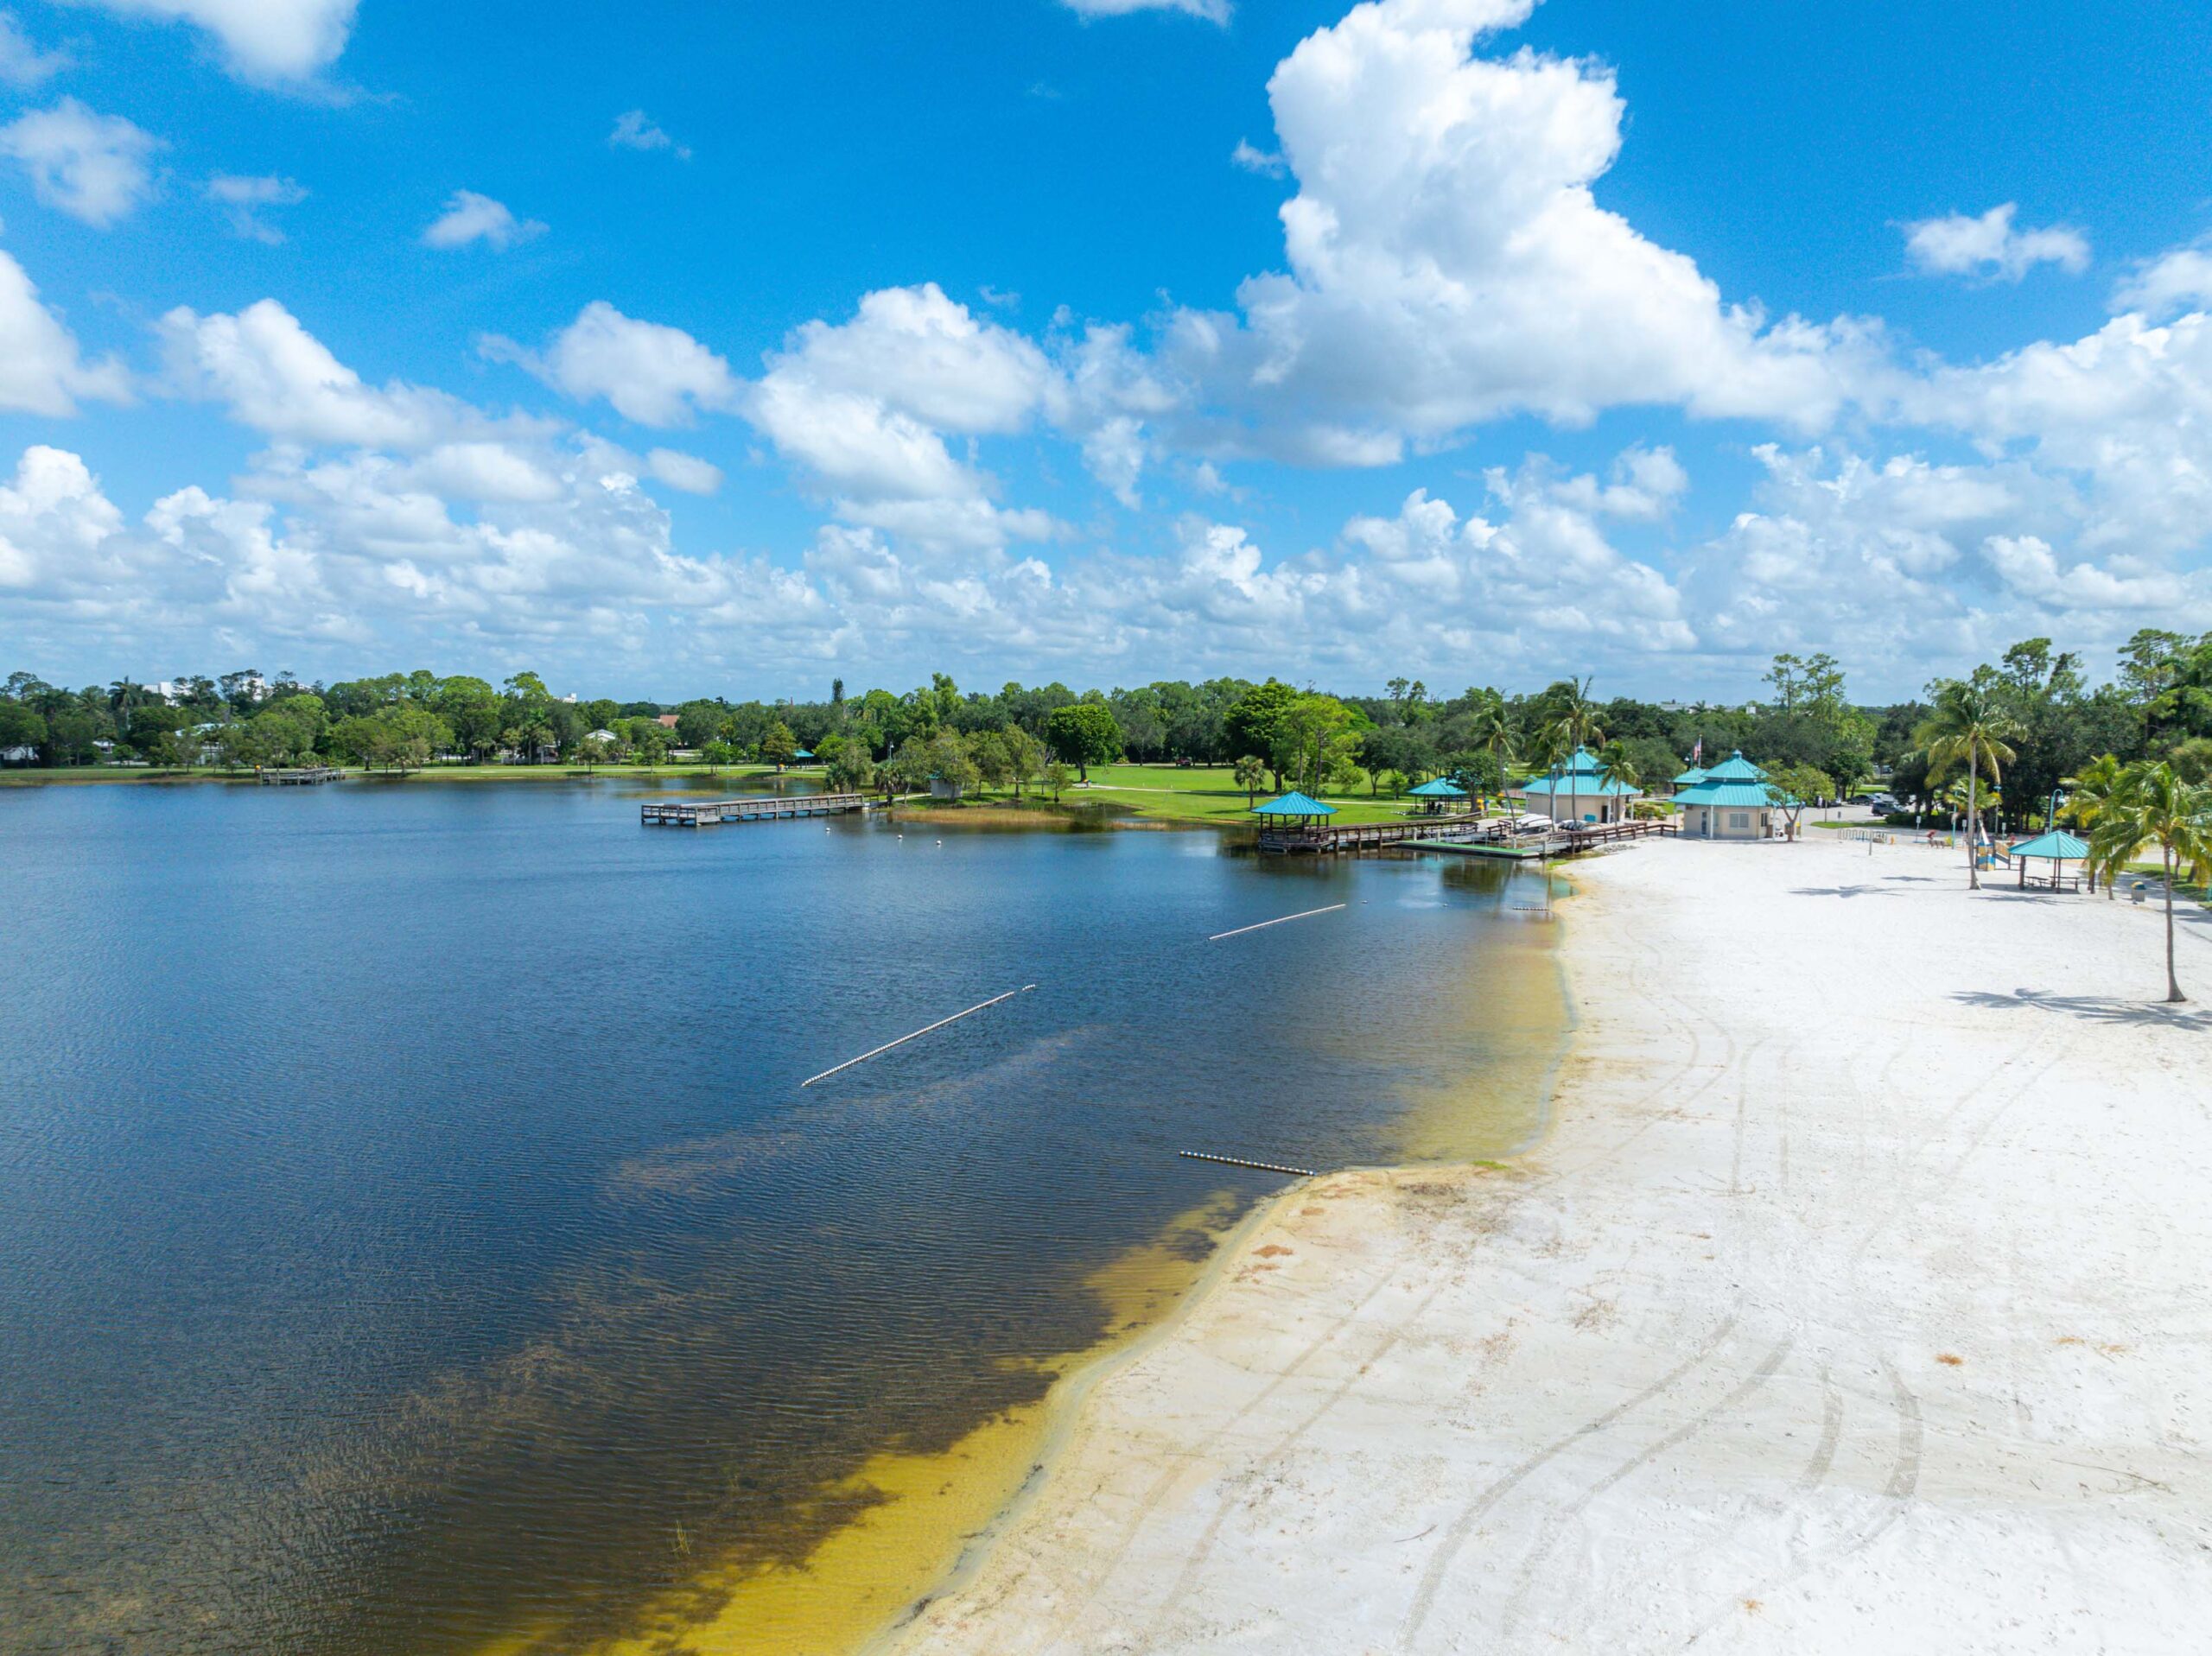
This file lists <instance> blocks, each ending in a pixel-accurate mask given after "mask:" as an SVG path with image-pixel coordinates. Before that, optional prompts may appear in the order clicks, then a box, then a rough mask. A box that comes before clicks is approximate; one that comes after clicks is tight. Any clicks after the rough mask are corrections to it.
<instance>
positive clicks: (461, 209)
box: [423, 190, 545, 252]
mask: <svg viewBox="0 0 2212 1656" xmlns="http://www.w3.org/2000/svg"><path fill="white" fill-rule="evenodd" d="M544 233H545V226H544V225H542V224H540V223H539V222H538V221H537V219H518V218H516V217H515V215H514V213H512V211H511V210H510V209H509V208H508V206H507V205H506V204H505V202H503V201H494V200H493V199H492V198H491V197H490V196H488V195H480V194H477V193H476V192H475V191H474V190H455V191H454V193H453V194H452V195H451V196H449V197H448V198H447V200H446V206H445V211H444V212H443V213H440V214H439V215H438V216H437V217H436V218H435V219H433V220H431V222H430V225H429V228H428V229H426V230H425V231H423V246H425V247H436V248H442V249H447V250H450V249H453V248H456V247H466V246H467V245H468V244H470V243H471V242H482V243H483V244H485V245H486V247H489V248H492V249H493V250H494V251H499V252H505V251H506V250H507V249H508V248H510V247H512V246H513V245H514V244H516V243H517V242H526V241H528V240H530V239H531V238H532V237H535V236H543V234H544Z"/></svg>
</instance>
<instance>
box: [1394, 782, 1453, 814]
mask: <svg viewBox="0 0 2212 1656" xmlns="http://www.w3.org/2000/svg"><path fill="white" fill-rule="evenodd" d="M1406 797H1407V798H1408V799H1418V800H1419V801H1421V809H1423V810H1424V811H1427V812H1429V813H1430V814H1432V815H1433V814H1435V813H1437V812H1440V811H1448V810H1450V809H1452V806H1453V805H1454V804H1455V803H1464V802H1465V799H1466V797H1467V790H1465V788H1462V787H1461V786H1460V785H1459V784H1458V783H1456V782H1454V781H1452V778H1451V777H1437V778H1436V779H1435V780H1434V781H1433V782H1424V783H1422V784H1421V786H1420V787H1418V788H1408V789H1407V790H1406Z"/></svg>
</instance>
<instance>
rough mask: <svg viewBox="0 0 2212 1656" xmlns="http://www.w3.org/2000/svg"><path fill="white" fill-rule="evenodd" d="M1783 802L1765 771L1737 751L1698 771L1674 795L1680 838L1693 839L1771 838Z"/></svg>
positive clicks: (1685, 773)
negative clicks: (1694, 776) (1769, 782)
mask: <svg viewBox="0 0 2212 1656" xmlns="http://www.w3.org/2000/svg"><path fill="white" fill-rule="evenodd" d="M1683 774H1684V775H1688V774H1691V773H1690V772H1688V771H1685V772H1684V773H1683ZM1782 803H1783V798H1782V796H1781V793H1780V790H1777V789H1775V788H1772V787H1770V786H1769V785H1768V784H1767V779H1766V772H1765V771H1762V770H1760V769H1759V767H1758V765H1753V764H1752V763H1751V761H1750V760H1749V759H1747V758H1745V757H1744V756H1743V754H1742V753H1741V752H1735V753H1731V754H1730V755H1729V756H1728V757H1727V758H1726V759H1724V760H1722V761H1721V762H1720V763H1719V765H1713V766H1711V767H1709V768H1708V769H1707V770H1706V771H1702V772H1700V773H1698V779H1697V780H1696V781H1695V782H1693V783H1691V784H1688V786H1686V787H1683V788H1681V789H1680V790H1678V791H1677V792H1676V793H1675V804H1676V805H1677V806H1678V807H1680V809H1681V813H1682V834H1683V837H1684V838H1685V839H1692V840H1766V839H1771V838H1772V837H1773V836H1774V813H1775V810H1776V809H1777V807H1778V806H1780V805H1781V804H1782Z"/></svg>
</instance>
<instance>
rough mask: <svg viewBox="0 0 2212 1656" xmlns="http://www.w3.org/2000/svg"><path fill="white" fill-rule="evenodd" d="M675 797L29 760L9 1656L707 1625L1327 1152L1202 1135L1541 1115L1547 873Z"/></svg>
mask: <svg viewBox="0 0 2212 1656" xmlns="http://www.w3.org/2000/svg"><path fill="white" fill-rule="evenodd" d="M641 796H642V795H641V794H640V792H639V790H637V789H636V788H635V787H629V786H625V785H622V784H616V783H610V782H607V781H601V782H599V783H596V784H424V783H419V782H418V783H413V784H404V785H398V786H393V785H385V784H375V783H364V782H358V781H356V782H348V783H346V784H341V785H340V786H336V787H331V788H323V789H315V790H304V789H302V790H293V789H283V790H279V789H263V788H253V787H239V786H214V785H194V786H177V787H162V786H84V787H60V786H56V787H48V788H37V789H0V892H3V893H4V894H5V896H4V899H0V902H3V903H4V908H0V913H4V919H0V935H4V936H5V938H6V947H5V949H0V1650H4V1651H6V1652H10V1653H14V1652H19V1651H20V1652H29V1651H49V1650H51V1651H70V1652H82V1651H114V1652H124V1651H128V1652H131V1653H141V1652H144V1653H156V1656H166V1653H172V1652H253V1653H257V1656H266V1653H293V1652H297V1653H378V1656H382V1653H409V1656H414V1653H442V1652H478V1651H489V1650H493V1649H499V1650H505V1651H511V1652H521V1651H529V1652H553V1651H569V1650H579V1649H585V1648H590V1647H592V1646H594V1645H595V1644H598V1643H600V1642H601V1641H604V1640H611V1639H614V1638H616V1637H617V1636H619V1635H622V1634H626V1633H632V1632H634V1631H636V1630H637V1628H638V1627H639V1617H640V1616H641V1615H646V1614H648V1612H650V1614H651V1615H652V1616H653V1617H655V1618H657V1620H656V1625H657V1626H658V1627H661V1628H663V1629H665V1628H667V1627H670V1626H671V1625H675V1626H678V1627H680V1626H681V1624H682V1623H683V1620H684V1618H685V1617H687V1616H690V1615H697V1616H700V1617H706V1616H709V1615H714V1614H715V1613H716V1612H717V1611H718V1610H721V1609H723V1608H726V1598H727V1594H726V1591H725V1590H724V1589H723V1588H721V1587H717V1588H715V1589H712V1590H707V1589H696V1590H695V1589H690V1588H687V1583H691V1582H696V1581H698V1580H701V1579H706V1580H710V1581H718V1582H721V1583H725V1584H726V1583H728V1581H729V1580H731V1579H733V1578H742V1577H745V1576H746V1574H747V1572H749V1571H754V1570H767V1569H771V1568H772V1567H773V1566H775V1565H776V1564H779V1562H780V1563H782V1564H791V1562H793V1561H797V1560H801V1559H804V1558H807V1557H808V1555H809V1552H810V1549H811V1548H813V1547H814V1546H815V1545H817V1543H818V1542H820V1541H821V1540H822V1539H823V1537H824V1536H825V1535H832V1534H834V1533H836V1532H837V1531H838V1528H839V1526H841V1525H843V1524H845V1523H847V1522H848V1521H849V1520H850V1519H852V1518H853V1517H854V1516H855V1513H861V1512H864V1511H866V1510H867V1509H868V1507H869V1505H870V1504H871V1502H873V1501H876V1500H877V1499H878V1497H877V1494H875V1493H874V1491H873V1490H872V1488H870V1487H869V1486H868V1485H867V1484H866V1482H865V1481H864V1480H863V1481H857V1482H856V1481H855V1472H856V1471H857V1470H859V1469H862V1468H864V1467H866V1466H867V1465H868V1464H870V1457H871V1456H880V1455H881V1454H882V1453H883V1452H884V1451H886V1450H897V1451H899V1453H902V1454H906V1455H909V1456H928V1455H931V1454H932V1453H934V1452H936V1451H938V1450H944V1449H946V1448H947V1447H949V1446H950V1445H953V1444H955V1443H959V1442H960V1441H961V1440H962V1439H963V1435H964V1434H967V1433H969V1431H972V1430H974V1429H975V1428H976V1427H977V1426H978V1425H979V1424H981V1423H983V1422H985V1421H988V1420H992V1419H997V1418H1008V1412H1010V1411H1018V1410H1020V1409H1021V1408H1023V1407H1025V1406H1028V1405H1034V1403H1035V1401H1036V1399H1038V1397H1039V1395H1040V1394H1041V1393H1042V1392H1043V1390H1044V1388H1045V1386H1046V1384H1047V1383H1048V1382H1049V1380H1050V1378H1051V1376H1052V1374H1054V1373H1055V1372H1057V1371H1058V1368H1059V1367H1064V1366H1065V1363H1064V1361H1063V1360H1064V1355H1065V1354H1069V1353H1075V1352H1080V1351H1082V1350H1084V1348H1087V1347H1090V1346H1093V1345H1095V1344H1096V1342H1098V1341H1100V1340H1101V1339H1102V1338H1103V1336H1106V1335H1107V1334H1108V1333H1109V1331H1110V1330H1109V1325H1111V1324H1112V1323H1115V1322H1116V1319H1117V1318H1121V1319H1124V1320H1125V1319H1126V1317H1128V1315H1131V1314H1132V1313H1130V1311H1129V1310H1128V1306H1127V1305H1126V1304H1120V1305H1117V1304H1116V1303H1115V1299H1116V1296H1115V1295H1114V1294H1113V1293H1112V1292H1110V1291H1109V1290H1108V1288H1107V1287H1106V1286H1105V1285H1108V1284H1110V1283H1111V1282H1112V1281H1113V1280H1114V1278H1113V1275H1112V1273H1113V1272H1114V1270H1115V1269H1116V1262H1117V1261H1124V1262H1126V1261H1128V1260H1129V1259H1136V1258H1151V1259H1160V1258H1167V1259H1177V1260H1180V1261H1182V1262H1184V1266H1185V1274H1187V1272H1188V1270H1190V1269H1194V1268H1195V1266H1196V1262H1197V1261H1198V1259H1201V1258H1202V1257H1203V1255H1204V1254H1205V1252H1206V1250H1207V1248H1208V1247H1209V1245H1210V1244H1209V1237H1210V1235H1211V1234H1213V1233H1214V1232H1215V1231H1217V1229H1218V1228H1219V1227H1220V1226H1221V1225H1222V1224H1224V1223H1225V1222H1226V1221H1228V1220H1229V1219H1230V1218H1233V1217H1234V1216H1235V1215H1236V1213H1237V1212H1239V1211H1242V1210H1243V1209H1245V1208H1247V1207H1249V1203H1250V1202H1253V1201H1255V1200H1256V1199H1258V1198H1259V1197H1261V1196H1264V1195H1265V1194H1267V1193H1268V1192H1269V1191H1271V1190H1274V1189H1276V1188H1279V1186H1280V1184H1281V1180H1280V1179H1277V1178H1274V1177H1269V1176H1267V1175H1263V1174H1256V1173H1254V1174H1245V1173H1242V1172H1238V1171H1233V1170H1228V1169H1224V1168H1220V1167H1217V1166H1211V1165H1207V1164H1199V1163H1195V1162H1191V1161H1187V1160H1182V1159H1179V1158H1177V1157H1176V1155H1175V1154H1174V1152H1176V1151H1177V1150H1179V1149H1184V1148H1191V1149H1202V1150H1212V1151H1217V1152H1227V1153H1230V1154H1242V1155H1247V1156H1253V1157H1257V1158H1263V1159H1268V1160H1274V1161H1282V1162H1287V1163H1291V1164H1299V1165H1306V1166H1316V1167H1330V1166H1338V1165H1343V1164H1347V1163H1357V1162H1363V1161H1376V1160H1383V1159H1391V1158H1400V1157H1402V1156H1405V1155H1407V1154H1408V1153H1427V1154H1437V1155H1446V1154H1451V1155H1467V1156H1479V1155H1484V1154H1496V1153H1498V1152H1503V1151H1504V1150H1508V1149H1510V1148H1511V1147H1513V1146H1514V1145H1516V1144H1518V1143H1520V1142H1522V1141H1523V1140H1525V1139H1527V1138H1528V1137H1529V1135H1530V1133H1532V1132H1533V1131H1534V1130H1535V1126H1536V1125H1537V1120H1536V1112H1537V1110H1538V1109H1539V1108H1540V1100H1541V1074H1542V1070H1543V1068H1544V1065H1545V1064H1546V1063H1548V1061H1549V1056H1550V1054H1551V1052H1552V1050H1553V1047H1554V1044H1555V1041H1556V1037H1557V1033H1558V1023H1559V1017H1560V1014H1559V1012H1558V1005H1559V996H1558V992H1557V987H1556V974H1555V971H1554V968H1553V966H1552V964H1551V961H1550V959H1549V957H1548V953H1547V938H1548V929H1547V928H1546V927H1545V926H1543V925H1542V924H1541V919H1540V917H1539V916H1537V915H1536V914H1535V913H1532V912H1531V911H1530V905H1532V904H1540V903H1541V887H1540V886H1538V885H1535V883H1534V879H1533V877H1529V876H1525V875H1524V876H1516V877H1508V876H1507V875H1505V874H1503V872H1500V871H1499V870H1498V869H1497V867H1496V866H1494V865H1491V864H1488V863H1484V862H1482V861H1479V860H1473V859H1462V860H1452V859H1446V858H1441V857H1433V858H1422V857H1412V856H1407V857H1391V858H1372V859H1362V860H1351V859H1340V860H1323V861H1319V862H1316V861H1313V860H1297V861H1286V860H1261V859H1257V858H1255V857H1252V856H1249V855H1244V854H1239V853H1236V851H1235V850H1234V848H1233V847H1229V846H1227V845H1225V844H1224V841H1221V840H1220V839H1219V838H1217V836H1215V835H1213V834H1206V833H1184V832H1161V831H1156V830H1154V831H1143V830H1105V831H1091V832H1034V831H1020V832H1008V831H992V830H988V829H982V828H964V827H963V828H938V827H936V826H934V825H929V824H917V823H916V822H914V821H912V819H909V820H908V821H907V822H905V823H904V824H903V825H901V827H893V825H891V824H888V823H887V822H880V821H866V822H864V821H862V820H861V819H859V818H855V817H842V818H836V819H832V820H831V821H829V822H828V823H827V824H825V823H823V822H790V823H760V824H747V825H730V826H725V827H721V828H706V829H701V830H696V831H690V830H681V829H645V828H640V826H639V822H638V810H637V807H638V802H639V798H640V797H641ZM902 828H903V837H902ZM1335 903H1341V904H1346V905H1347V906H1346V907H1345V908H1344V909H1343V910H1340V911H1338V912H1334V913H1330V914H1325V915H1321V916H1317V917H1314V918H1312V919H1307V920H1301V921H1299V922H1296V923H1293V924H1288V925H1283V926H1279V927H1274V928H1272V929H1269V930H1263V931H1258V932H1253V933H1250V934H1248V935H1246V936H1241V937H1236V938H1231V939H1226V940H1224V941H1222V942H1206V941H1205V939H1206V938H1207V936H1208V935H1209V934H1211V933H1215V932H1220V931H1224V930H1229V929H1230V928H1232V927H1236V926H1241V925H1248V924H1250V923H1254V922H1256V921H1260V920H1264V919H1268V918H1272V917H1275V916H1278V915H1283V914H1288V913H1291V912H1293V911H1295V910H1306V909H1313V908H1316V907H1319V906H1320V905H1323V904H1335ZM1029 983H1033V984H1035V985H1036V986H1037V987H1036V988H1035V989H1034V990H1033V992H1032V993H1027V994H1024V995H1021V996H1019V997H1018V998H1017V999H1014V1000H1011V1001H1008V1002H1007V1003H1005V1004H1004V1005H1002V1006H996V1007H993V1008H992V1009H990V1010H989V1011H988V1012H982V1013H980V1014H978V1015H977V1016H976V1017H973V1018H968V1019H965V1020H964V1021H962V1022H960V1023H958V1024H956V1025H952V1026H951V1027H950V1028H948V1029H945V1030H943V1031H938V1032H937V1033H935V1034H933V1035H931V1036H929V1037H925V1038H924V1039H922V1040H918V1041H916V1042H913V1043H912V1044H908V1045H906V1046H902V1047H900V1048H899V1049H898V1050H896V1051H895V1052H892V1053H887V1054H886V1055H884V1056H881V1057H879V1058H877V1059H874V1060H873V1061H871V1062H870V1063H866V1064H862V1065H861V1066H859V1067H857V1068H855V1069H850V1070H847V1071H845V1072H844V1073H842V1074H841V1075H837V1076H835V1077H833V1078H831V1079H830V1080H829V1081H826V1082H820V1083H818V1084H817V1085H815V1086H813V1087H810V1088H804V1090H802V1089H801V1088H800V1086H799V1083H800V1082H801V1081H802V1080H804V1078H805V1077H807V1076H809V1075H812V1074H814V1073H815V1072H817V1071H818V1070H821V1069H826V1068H827V1067H828V1066H829V1064H831V1063H836V1062H837V1061H838V1060H841V1059H843V1058H847V1057H849V1056H853V1055H854V1054H855V1053H858V1052H861V1051H863V1050H867V1049H868V1048H870V1047H873V1046H874V1045H877V1044H880V1043H881V1042H883V1041H886V1040H888V1039H890V1038H891V1037H893V1036H896V1035H899V1034H903V1033H904V1032H906V1031H908V1030H911V1029H913V1028H915V1027H917V1026H918V1025H922V1024H925V1023H927V1022H929V1021H931V1020H932V1019H934V1018H940V1017H943V1016H944V1015H945V1014H947V1013H950V1012H957V1011H958V1010H959V1009H961V1008H962V1007H964V1006H969V1005H971V1004H973V1003H975V1002H976V1001H979V1000H982V999H984V998H985V997H987V996H989V995H994V994H997V993H1001V992H1003V991H1006V990H1009V989H1014V988H1017V987H1020V986H1021V985H1023V984H1029ZM1147 1245H1148V1247H1149V1251H1148V1252H1147ZM687 1593H688V1594H689V1595H690V1596H687ZM671 1618H673V1621H671Z"/></svg>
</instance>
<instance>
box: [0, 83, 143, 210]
mask: <svg viewBox="0 0 2212 1656" xmlns="http://www.w3.org/2000/svg"><path fill="white" fill-rule="evenodd" d="M160 144H161V141H160V140H159V139H158V138H156V137H155V136H153V135H152V134H151V133H149V132H146V131H143V130H141V129H140V128H138V127H137V126H134V125H133V124H131V123H130V122H129V121H126V120H124V118H123V117H121V116H119V115H101V114H99V113H96V112H95V111H92V110H90V109H87V108H86V106H85V105H83V104H81V103H79V102H78V101H77V99H75V98H63V99H61V100H60V102H59V103H57V104H56V105H54V107H53V108H52V109H45V110H34V111H31V112H30V113H29V114H27V115H22V116H19V117H16V119H15V120H14V121H12V122H10V124H8V125H7V126H5V127H0V154H4V155H10V156H12V157H13V158H14V159H15V160H16V162H19V163H21V165H22V168H23V171H24V172H25V173H26V174H29V178H30V181H31V188H32V190H33V191H34V192H35V194H37V196H38V199H39V200H41V201H42V202H44V203H45V204H46V205H47V206H49V207H53V208H55V209H57V210H58V211H60V212H62V213H67V214H68V215H69V216H70V217H71V218H73V219H83V220H84V221H85V222H86V224H88V225H94V226H96V227H98V228H99V229H103V230H105V228H106V227H107V226H108V225H112V224H114V223H115V222H116V221H117V220H118V219H123V218H126V217H128V216H129V215H130V213H131V211H132V210H133V209H134V208H136V207H137V205H138V204H139V203H140V202H141V201H143V200H145V198H146V197H147V196H148V195H149V194H151V192H152V190H153V187H154V180H153V174H152V173H151V171H150V170H149V168H148V166H147V161H148V158H149V156H151V155H152V154H153V153H154V151H155V150H156V149H158V148H159V147H160Z"/></svg>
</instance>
